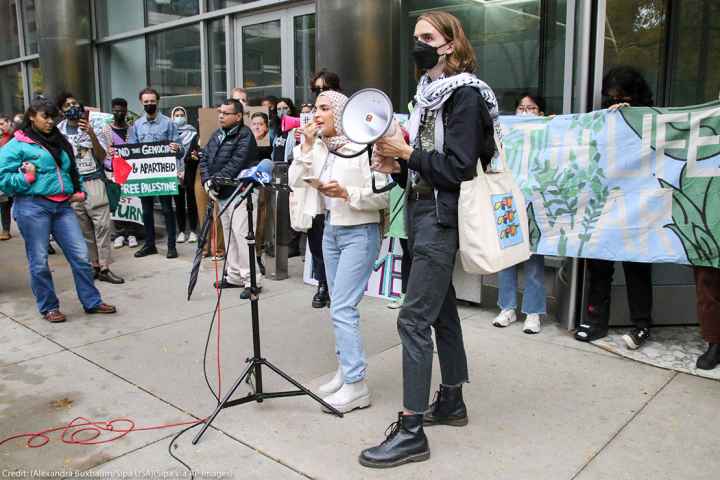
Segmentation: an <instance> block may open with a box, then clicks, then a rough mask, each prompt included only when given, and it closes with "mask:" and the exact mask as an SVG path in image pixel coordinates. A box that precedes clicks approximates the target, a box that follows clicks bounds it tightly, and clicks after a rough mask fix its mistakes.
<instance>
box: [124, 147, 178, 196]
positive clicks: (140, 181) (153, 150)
mask: <svg viewBox="0 0 720 480" xmlns="http://www.w3.org/2000/svg"><path fill="white" fill-rule="evenodd" d="M116 149H117V152H118V154H119V155H120V156H122V157H123V158H124V159H125V160H127V162H128V163H129V164H130V165H132V172H130V176H129V177H128V180H127V182H126V183H125V184H124V185H123V186H122V195H123V197H153V196H159V195H177V194H178V177H177V164H176V162H175V154H174V153H173V152H172V150H171V149H170V142H153V143H126V144H124V145H122V146H118V147H116Z"/></svg>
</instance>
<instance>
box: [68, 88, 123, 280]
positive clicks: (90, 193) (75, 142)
mask: <svg viewBox="0 0 720 480" xmlns="http://www.w3.org/2000/svg"><path fill="white" fill-rule="evenodd" d="M56 105H57V107H58V108H59V109H60V110H61V111H62V113H63V116H64V117H65V119H64V120H63V121H61V122H60V123H59V124H58V126H57V129H58V130H59V131H60V133H61V134H62V135H63V136H64V137H65V138H66V139H67V141H68V143H69V144H70V146H72V149H73V154H74V156H73V158H74V161H75V165H76V166H77V170H78V172H79V173H80V179H81V180H82V184H83V190H84V191H85V193H86V196H85V201H83V202H73V203H72V207H73V210H75V213H76V214H77V216H78V220H79V221H80V228H81V230H82V233H83V236H84V237H85V241H86V242H87V247H88V252H89V254H90V263H91V265H92V266H93V268H94V269H95V278H97V279H98V280H100V281H101V282H108V283H114V284H120V283H125V280H123V279H122V278H121V277H120V276H118V275H117V274H115V273H113V272H112V271H111V270H110V264H111V263H112V247H111V240H110V236H111V234H112V219H111V216H110V200H109V199H108V195H107V190H106V187H105V182H106V177H105V165H104V162H105V157H106V155H107V154H106V148H107V146H106V145H104V140H103V138H102V136H101V137H100V138H98V136H97V135H96V134H95V130H94V129H93V128H92V125H91V124H90V121H89V120H88V117H87V112H85V110H84V109H83V107H82V106H81V105H80V102H78V100H77V99H76V98H75V96H74V95H72V94H71V93H69V92H64V93H62V94H60V95H59V96H58V98H57V101H56Z"/></svg>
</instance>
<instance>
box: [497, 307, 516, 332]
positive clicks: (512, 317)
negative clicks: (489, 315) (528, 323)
mask: <svg viewBox="0 0 720 480" xmlns="http://www.w3.org/2000/svg"><path fill="white" fill-rule="evenodd" d="M516 321H517V314H516V313H515V310H514V309H513V310H511V309H507V310H502V311H501V312H500V314H499V315H498V316H497V317H495V319H494V320H493V322H492V324H493V325H494V326H496V327H500V328H504V327H507V326H508V325H510V324H511V323H515V322H516Z"/></svg>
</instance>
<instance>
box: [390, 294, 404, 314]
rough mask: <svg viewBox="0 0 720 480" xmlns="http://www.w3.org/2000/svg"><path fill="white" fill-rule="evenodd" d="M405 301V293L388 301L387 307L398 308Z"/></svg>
mask: <svg viewBox="0 0 720 480" xmlns="http://www.w3.org/2000/svg"><path fill="white" fill-rule="evenodd" d="M403 303H405V294H404V293H403V294H402V295H400V296H399V297H398V298H396V299H395V300H393V301H392V302H390V303H388V304H387V305H386V307H387V308H389V309H390V310H397V309H398V308H400V307H402V306H403Z"/></svg>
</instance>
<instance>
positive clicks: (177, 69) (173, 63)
mask: <svg viewBox="0 0 720 480" xmlns="http://www.w3.org/2000/svg"><path fill="white" fill-rule="evenodd" d="M147 44H148V48H147V50H148V63H147V64H148V66H149V70H148V73H149V76H148V84H149V85H152V86H153V87H154V88H155V89H157V90H158V92H160V95H161V98H160V108H161V109H162V110H163V113H166V114H168V113H169V112H170V110H171V109H172V107H175V106H178V105H182V106H183V107H200V106H201V105H202V86H201V80H202V72H201V70H200V25H191V26H188V27H182V28H175V29H173V30H166V31H163V32H158V33H153V34H150V35H148V36H147ZM190 113H191V112H190V111H188V114H190ZM193 113H196V112H195V111H194V109H193ZM191 118H192V117H191Z"/></svg>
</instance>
